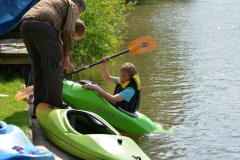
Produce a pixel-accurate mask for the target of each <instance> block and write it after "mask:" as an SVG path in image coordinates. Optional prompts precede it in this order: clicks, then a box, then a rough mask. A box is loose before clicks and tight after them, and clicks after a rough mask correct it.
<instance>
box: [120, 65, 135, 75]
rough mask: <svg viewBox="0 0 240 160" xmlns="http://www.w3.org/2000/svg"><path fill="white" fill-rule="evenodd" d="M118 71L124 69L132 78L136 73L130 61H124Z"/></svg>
mask: <svg viewBox="0 0 240 160" xmlns="http://www.w3.org/2000/svg"><path fill="white" fill-rule="evenodd" d="M120 71H124V72H126V73H128V75H129V76H130V77H131V78H132V77H133V76H134V75H135V74H137V69H136V67H135V66H134V65H133V64H132V63H124V64H123V65H122V67H121V68H120Z"/></svg>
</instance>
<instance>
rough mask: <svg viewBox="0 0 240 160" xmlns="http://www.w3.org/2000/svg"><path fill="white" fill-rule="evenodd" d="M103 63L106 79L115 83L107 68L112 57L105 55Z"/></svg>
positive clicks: (103, 73) (103, 72)
mask: <svg viewBox="0 0 240 160" xmlns="http://www.w3.org/2000/svg"><path fill="white" fill-rule="evenodd" d="M103 61H104V62H103V63H102V75H103V78H104V80H105V81H107V82H110V83H114V78H113V77H112V76H111V75H110V74H109V72H108V69H107V63H108V62H109V61H110V57H109V56H107V57H104V58H103Z"/></svg>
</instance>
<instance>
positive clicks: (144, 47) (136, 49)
mask: <svg viewBox="0 0 240 160" xmlns="http://www.w3.org/2000/svg"><path fill="white" fill-rule="evenodd" d="M157 46H158V44H157V42H156V41H155V39H153V38H152V37H150V36H143V37H140V38H138V39H135V40H134V41H132V42H131V43H130V44H129V46H128V49H126V50H124V51H122V52H120V53H117V54H115V55H113V56H111V57H110V59H112V58H115V57H117V56H120V55H123V54H125V53H128V52H130V53H131V54H141V53H145V52H148V51H151V50H153V49H154V48H156V47H157ZM102 62H103V60H99V61H97V62H95V63H92V64H90V65H88V66H85V67H83V68H81V69H79V70H76V71H74V72H71V73H68V74H66V75H64V76H63V78H66V77H68V76H70V75H73V74H76V73H78V72H81V71H83V70H86V69H88V68H91V67H93V66H95V65H98V64H100V63H102ZM30 95H33V86H29V87H27V88H24V89H23V90H21V91H19V92H18V93H17V94H16V95H15V99H17V100H22V99H24V98H27V97H29V96H30Z"/></svg>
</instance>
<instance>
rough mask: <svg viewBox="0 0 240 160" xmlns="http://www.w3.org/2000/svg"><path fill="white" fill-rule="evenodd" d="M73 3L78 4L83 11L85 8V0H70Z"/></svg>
mask: <svg viewBox="0 0 240 160" xmlns="http://www.w3.org/2000/svg"><path fill="white" fill-rule="evenodd" d="M72 1H73V2H74V3H75V4H79V5H80V6H81V7H82V9H83V12H84V11H85V10H86V1H85V0H72Z"/></svg>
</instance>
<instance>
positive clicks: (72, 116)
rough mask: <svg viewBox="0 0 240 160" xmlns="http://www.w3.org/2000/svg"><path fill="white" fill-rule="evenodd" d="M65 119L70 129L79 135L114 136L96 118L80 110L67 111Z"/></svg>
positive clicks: (112, 132)
mask: <svg viewBox="0 0 240 160" xmlns="http://www.w3.org/2000/svg"><path fill="white" fill-rule="evenodd" d="M66 115H67V116H66V117H67V121H68V124H69V125H70V126H71V128H72V129H74V130H75V131H77V132H78V133H80V134H115V133H114V131H112V130H111V129H110V128H109V127H108V126H107V125H106V124H104V122H102V121H101V120H99V119H98V118H97V117H95V116H93V115H91V114H89V113H87V112H84V111H80V110H67V111H66Z"/></svg>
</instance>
